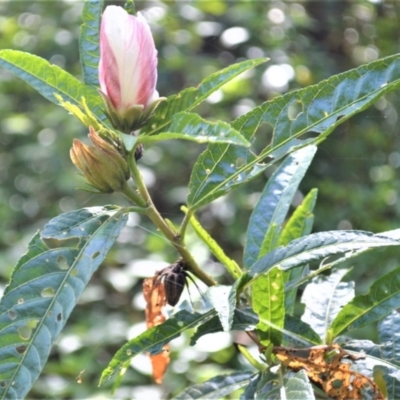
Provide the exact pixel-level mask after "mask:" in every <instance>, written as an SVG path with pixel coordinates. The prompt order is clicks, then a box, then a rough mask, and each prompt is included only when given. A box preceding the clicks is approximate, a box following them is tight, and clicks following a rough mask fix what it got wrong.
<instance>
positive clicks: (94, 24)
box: [79, 0, 103, 86]
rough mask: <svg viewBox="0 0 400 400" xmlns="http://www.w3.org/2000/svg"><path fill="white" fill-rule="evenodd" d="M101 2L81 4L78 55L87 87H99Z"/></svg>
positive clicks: (87, 0)
mask: <svg viewBox="0 0 400 400" xmlns="http://www.w3.org/2000/svg"><path fill="white" fill-rule="evenodd" d="M102 10H103V0H98V1H92V0H86V1H85V2H84V3H83V11H82V21H83V24H82V26H81V32H80V35H79V54H80V58H81V65H82V71H83V80H84V82H85V83H86V84H87V85H93V86H99V77H98V70H99V59H100V46H99V41H100V40H99V31H100V15H101V12H102Z"/></svg>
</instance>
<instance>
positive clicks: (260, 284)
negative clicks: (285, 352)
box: [251, 268, 285, 346]
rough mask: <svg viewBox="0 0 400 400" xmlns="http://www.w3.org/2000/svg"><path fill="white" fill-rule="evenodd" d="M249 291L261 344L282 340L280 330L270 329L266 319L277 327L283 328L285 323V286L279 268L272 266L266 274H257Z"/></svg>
mask: <svg viewBox="0 0 400 400" xmlns="http://www.w3.org/2000/svg"><path fill="white" fill-rule="evenodd" d="M251 293H252V304H253V308H254V311H255V312H256V313H257V315H258V317H259V319H260V321H259V322H258V324H257V327H256V328H257V329H258V330H259V331H261V332H262V333H261V334H260V342H261V344H263V345H264V346H268V345H269V344H270V343H273V344H274V345H279V344H280V343H281V340H282V335H281V332H279V331H276V330H275V329H271V326H270V325H269V324H268V323H267V321H268V322H270V323H273V324H274V325H275V326H277V327H278V328H283V327H284V324H285V288H284V282H283V274H282V271H281V270H280V269H279V268H272V269H270V270H269V271H268V273H267V274H265V275H261V276H259V277H258V278H257V279H255V280H254V282H253V285H252V292H251Z"/></svg>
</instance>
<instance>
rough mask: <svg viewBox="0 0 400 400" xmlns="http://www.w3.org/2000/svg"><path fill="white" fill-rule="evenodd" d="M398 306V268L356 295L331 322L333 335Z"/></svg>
mask: <svg viewBox="0 0 400 400" xmlns="http://www.w3.org/2000/svg"><path fill="white" fill-rule="evenodd" d="M398 307H400V268H397V269H395V270H393V271H391V272H389V273H388V274H386V275H384V276H382V277H381V278H379V279H378V280H377V281H375V282H374V283H373V284H372V286H371V288H370V290H369V292H368V293H367V294H363V295H359V296H356V297H355V298H354V299H353V300H352V301H351V302H350V303H349V304H347V305H346V306H345V307H343V309H342V310H341V311H340V312H339V314H338V315H337V317H336V318H335V320H334V321H333V322H332V325H331V330H332V335H333V337H336V336H338V335H339V334H343V333H345V332H347V331H351V330H353V329H357V328H361V327H363V326H365V325H367V324H369V323H371V322H375V321H377V320H379V319H381V318H382V317H384V316H385V315H387V314H389V313H390V312H391V311H392V310H394V309H396V308H398Z"/></svg>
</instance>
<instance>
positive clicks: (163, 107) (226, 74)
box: [141, 58, 267, 136]
mask: <svg viewBox="0 0 400 400" xmlns="http://www.w3.org/2000/svg"><path fill="white" fill-rule="evenodd" d="M266 61H267V59H265V58H257V59H254V60H247V61H243V62H241V63H238V64H234V65H231V66H230V67H228V68H224V69H223V70H221V71H218V72H215V73H214V74H212V75H210V76H208V77H207V78H205V79H204V80H203V81H202V82H201V83H200V85H199V86H197V87H195V88H194V87H192V88H188V89H185V90H182V91H181V92H180V93H178V94H174V95H172V96H169V97H168V98H167V99H166V100H165V101H163V102H161V103H160V105H159V106H158V107H157V109H156V111H155V114H154V116H153V117H152V118H151V119H150V121H149V122H148V123H147V124H146V125H145V126H143V127H142V129H141V136H142V135H154V134H156V133H159V132H165V131H169V128H168V125H169V123H170V122H171V119H172V117H173V116H174V115H175V114H177V113H178V112H181V111H190V110H192V109H193V108H195V107H196V106H198V105H199V104H200V103H201V102H203V101H204V100H205V99H206V98H207V97H208V96H209V95H210V94H211V93H213V92H215V91H216V90H218V89H219V88H220V87H221V86H223V85H225V83H227V82H229V81H230V80H232V79H233V78H235V77H236V76H238V75H240V74H241V73H242V72H245V71H247V70H249V69H251V68H254V67H256V66H257V65H259V64H262V63H264V62H266Z"/></svg>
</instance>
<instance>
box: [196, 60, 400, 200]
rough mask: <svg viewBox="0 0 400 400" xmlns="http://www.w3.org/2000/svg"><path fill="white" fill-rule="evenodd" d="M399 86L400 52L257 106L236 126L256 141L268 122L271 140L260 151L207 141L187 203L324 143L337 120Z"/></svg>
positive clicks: (217, 193)
mask: <svg viewBox="0 0 400 400" xmlns="http://www.w3.org/2000/svg"><path fill="white" fill-rule="evenodd" d="M399 85H400V56H399V55H396V56H391V57H387V58H384V59H382V60H378V61H376V62H373V63H370V64H367V65H364V66H361V67H359V68H357V69H354V70H351V71H348V72H345V73H343V74H340V75H336V76H333V77H331V78H329V79H327V80H325V81H322V82H321V83H319V84H317V85H313V86H309V87H307V88H304V89H301V90H297V91H293V92H290V93H288V94H286V95H284V96H279V97H275V98H274V99H273V100H270V101H267V102H265V103H264V104H262V105H260V106H259V107H256V108H255V109H254V110H252V111H250V112H249V113H247V114H245V115H243V116H241V117H239V118H238V119H237V120H235V121H234V122H233V123H232V127H233V128H234V129H236V130H238V131H240V132H241V133H242V135H243V136H244V137H245V138H246V139H247V140H249V141H252V140H254V135H255V133H256V131H257V129H258V128H259V127H260V125H261V123H268V124H270V125H271V126H272V128H273V138H272V141H271V142H270V143H266V144H265V148H264V150H262V151H261V153H260V154H258V155H255V154H253V153H252V152H251V151H249V150H246V149H243V148H238V147H237V146H232V145H216V144H211V145H209V146H208V148H207V150H206V151H205V152H204V153H203V154H201V156H200V157H199V159H198V160H197V162H196V164H195V166H194V168H193V171H192V176H191V178H190V184H189V188H190V191H191V197H190V198H189V204H190V205H191V207H192V208H198V207H200V206H202V205H205V204H208V203H210V202H211V201H212V200H214V199H216V198H217V197H220V196H223V195H225V194H227V193H228V192H230V191H232V190H233V189H234V188H236V187H238V186H241V185H243V184H244V183H246V182H248V181H250V180H251V179H253V178H254V177H256V176H257V175H258V174H260V173H261V172H263V171H264V170H265V169H266V168H268V167H269V166H270V165H272V164H273V163H275V162H276V161H278V160H279V159H281V158H283V157H285V156H286V155H287V154H288V153H290V152H293V151H295V150H297V149H299V148H301V147H304V146H306V145H308V144H317V143H319V142H321V141H322V140H324V139H325V138H326V137H327V136H328V135H329V134H330V133H331V132H332V131H333V130H334V129H335V128H336V127H337V126H338V125H340V124H342V123H343V122H344V121H346V120H347V119H349V118H350V117H351V116H353V115H355V114H357V113H359V112H360V111H362V110H364V109H366V108H367V107H368V106H370V105H371V104H372V103H373V102H374V101H376V100H377V99H379V97H381V96H382V95H384V94H385V93H387V92H389V91H391V90H394V89H396V88H397V87H398V86H399ZM310 133H312V136H313V137H310V136H311V135H310ZM208 170H211V171H212V174H209V173H207V171H208Z"/></svg>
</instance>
